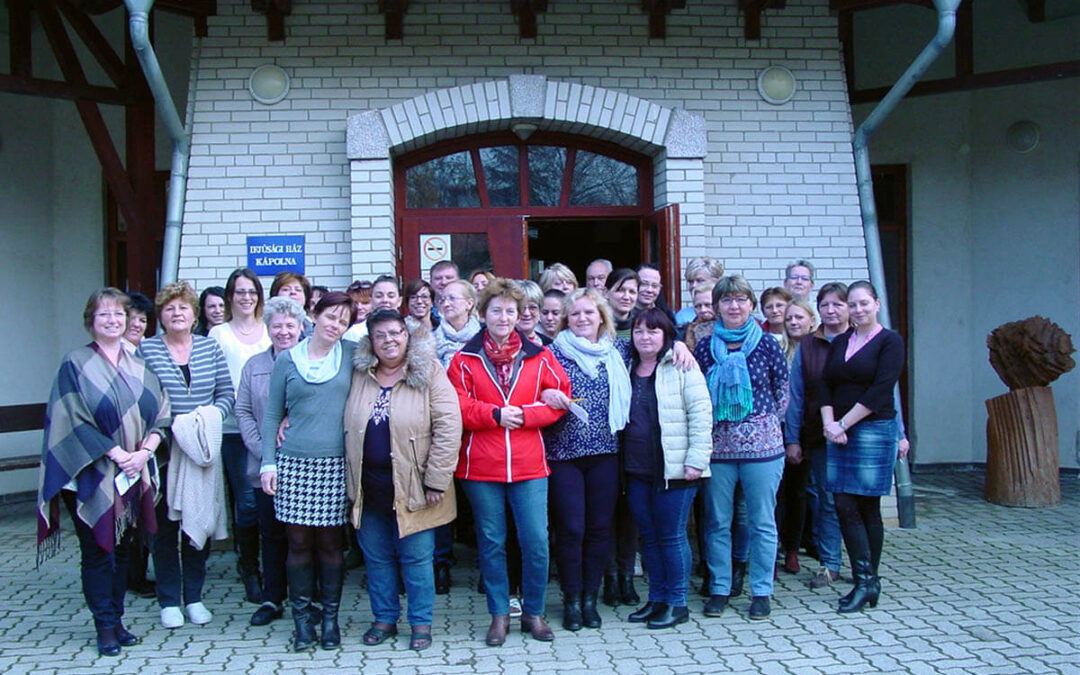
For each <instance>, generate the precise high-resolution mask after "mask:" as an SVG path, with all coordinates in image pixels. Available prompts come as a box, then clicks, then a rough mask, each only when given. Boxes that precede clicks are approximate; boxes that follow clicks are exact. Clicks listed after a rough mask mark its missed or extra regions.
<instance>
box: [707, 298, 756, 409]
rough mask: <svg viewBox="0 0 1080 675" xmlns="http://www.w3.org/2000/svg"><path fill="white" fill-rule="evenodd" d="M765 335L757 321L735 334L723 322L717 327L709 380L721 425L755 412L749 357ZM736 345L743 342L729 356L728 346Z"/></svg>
mask: <svg viewBox="0 0 1080 675" xmlns="http://www.w3.org/2000/svg"><path fill="white" fill-rule="evenodd" d="M764 334H765V333H764V331H762V330H761V326H759V325H758V322H757V321H754V319H753V317H751V318H749V319H747V321H746V323H745V324H743V325H742V327H741V328H736V329H735V330H728V329H727V328H724V322H723V321H719V320H718V321H717V322H716V324H715V325H714V326H713V334H712V339H711V342H710V343H709V349H710V352H711V353H712V357H713V361H714V363H713V366H712V368H710V369H709V373H708V380H709V394H710V395H711V396H712V403H713V415H714V418H715V419H716V421H717V422H725V421H728V422H737V421H739V420H743V419H746V417H747V416H748V415H750V413H751V412H753V410H754V389H753V387H752V386H751V384H750V369H749V368H748V367H747V364H746V357H747V356H748V355H749V354H750V352H752V351H754V348H755V347H757V346H758V342H760V341H761V337H762V335H764ZM736 342H742V346H741V347H739V349H738V350H737V351H734V352H729V351H728V348H727V346H728V345H729V344H732V343H736Z"/></svg>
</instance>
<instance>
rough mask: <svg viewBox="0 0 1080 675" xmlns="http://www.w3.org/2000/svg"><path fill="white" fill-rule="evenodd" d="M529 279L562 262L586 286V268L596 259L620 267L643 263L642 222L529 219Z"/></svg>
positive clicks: (619, 219) (616, 219)
mask: <svg viewBox="0 0 1080 675" xmlns="http://www.w3.org/2000/svg"><path fill="white" fill-rule="evenodd" d="M528 233H529V244H528V245H529V248H528V257H529V276H530V277H531V278H533V279H535V278H537V277H539V275H540V271H541V270H542V269H543V268H544V267H547V266H549V265H551V264H552V263H556V262H561V263H563V264H564V265H566V266H568V267H569V268H570V269H572V270H573V271H574V274H575V275H576V276H577V278H578V283H580V284H584V283H585V268H586V267H588V265H589V263H590V262H592V261H593V260H595V259H597V258H607V259H608V260H610V261H611V262H612V264H613V265H614V266H615V267H616V268H618V267H637V266H638V264H639V263H641V222H640V220H639V219H637V218H612V219H607V218H604V219H598V218H579V219H546V218H545V219H540V218H530V219H529V221H528Z"/></svg>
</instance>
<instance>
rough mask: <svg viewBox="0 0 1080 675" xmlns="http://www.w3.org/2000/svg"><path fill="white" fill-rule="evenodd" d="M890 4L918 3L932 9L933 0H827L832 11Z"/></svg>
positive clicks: (887, 5) (888, 5) (845, 10)
mask: <svg viewBox="0 0 1080 675" xmlns="http://www.w3.org/2000/svg"><path fill="white" fill-rule="evenodd" d="M892 5H919V6H920V7H927V8H929V9H934V3H933V0H829V9H830V10H832V11H834V12H858V11H861V10H864V9H877V8H878V7H890V6H892Z"/></svg>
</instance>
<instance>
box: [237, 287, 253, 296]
mask: <svg viewBox="0 0 1080 675" xmlns="http://www.w3.org/2000/svg"><path fill="white" fill-rule="evenodd" d="M258 294H259V292H258V291H257V290H255V289H254V288H237V289H236V290H234V291H233V295H258Z"/></svg>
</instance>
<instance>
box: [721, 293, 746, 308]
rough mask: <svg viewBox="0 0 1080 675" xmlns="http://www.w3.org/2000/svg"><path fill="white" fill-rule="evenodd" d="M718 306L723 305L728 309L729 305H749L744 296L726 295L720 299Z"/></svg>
mask: <svg viewBox="0 0 1080 675" xmlns="http://www.w3.org/2000/svg"><path fill="white" fill-rule="evenodd" d="M720 304H721V305H724V306H725V307H730V306H731V305H739V306H743V305H749V304H750V298H748V297H746V296H745V295H726V296H724V297H722V298H720Z"/></svg>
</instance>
